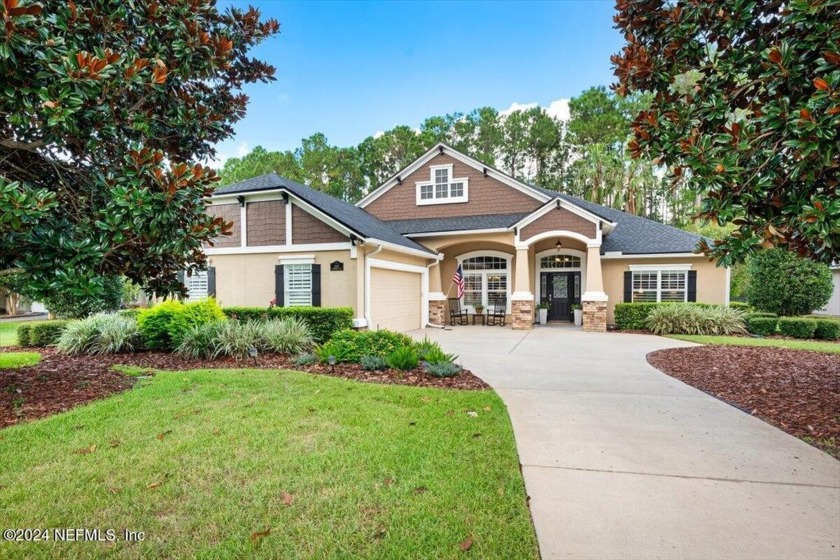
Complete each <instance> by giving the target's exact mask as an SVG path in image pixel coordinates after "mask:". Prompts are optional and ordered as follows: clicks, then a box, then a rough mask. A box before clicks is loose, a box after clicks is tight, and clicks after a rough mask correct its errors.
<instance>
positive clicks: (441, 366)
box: [425, 362, 461, 377]
mask: <svg viewBox="0 0 840 560" xmlns="http://www.w3.org/2000/svg"><path fill="white" fill-rule="evenodd" d="M425 370H426V373H428V374H429V375H431V376H432V377H455V376H456V375H458V374H459V373H461V366H459V365H458V364H453V363H452V362H438V363H435V364H427V365H426V366H425Z"/></svg>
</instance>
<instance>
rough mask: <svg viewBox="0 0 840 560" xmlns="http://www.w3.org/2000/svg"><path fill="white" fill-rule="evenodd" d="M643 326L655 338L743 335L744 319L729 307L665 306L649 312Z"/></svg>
mask: <svg viewBox="0 0 840 560" xmlns="http://www.w3.org/2000/svg"><path fill="white" fill-rule="evenodd" d="M645 326H646V327H647V328H648V329H650V330H651V331H653V332H654V333H655V334H702V335H728V334H746V332H747V329H746V327H745V326H744V316H743V314H742V313H741V312H740V311H738V310H737V309H731V308H729V307H720V306H716V307H700V306H696V305H691V304H679V303H677V304H668V305H662V306H660V307H658V308H656V309H654V310H652V311H651V312H650V313H649V314H648V316H647V319H645Z"/></svg>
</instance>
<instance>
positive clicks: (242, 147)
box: [207, 140, 251, 169]
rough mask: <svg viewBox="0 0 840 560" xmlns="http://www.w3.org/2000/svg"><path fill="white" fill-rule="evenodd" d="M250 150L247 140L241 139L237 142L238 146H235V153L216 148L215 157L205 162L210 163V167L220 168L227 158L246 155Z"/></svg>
mask: <svg viewBox="0 0 840 560" xmlns="http://www.w3.org/2000/svg"><path fill="white" fill-rule="evenodd" d="M250 151H251V149H250V148H249V147H248V142H245V141H244V140H243V141H242V142H240V143H239V146H237V147H236V153H235V154H231V153H230V152H227V151H222V150H218V151H217V152H216V157H215V158H214V159H212V160H208V162H207V164H208V165H210V166H211V167H214V168H217V169H221V168H222V167H224V165H225V162H226V161H227V160H229V159H230V158H232V157H237V158H241V157H244V156H246V155H248V152H250Z"/></svg>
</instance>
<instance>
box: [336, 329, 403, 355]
mask: <svg viewBox="0 0 840 560" xmlns="http://www.w3.org/2000/svg"><path fill="white" fill-rule="evenodd" d="M330 342H331V343H335V344H339V345H342V346H343V348H344V351H343V352H342V354H343V355H345V356H346V358H347V361H349V362H358V361H359V360H361V358H362V356H365V355H367V356H382V357H385V356H389V355H390V354H391V353H393V352H394V351H395V350H397V349H399V348H403V347H413V346H414V341H413V340H412V339H411V337H410V336H408V335H406V334H402V333H396V332H393V331H389V330H386V329H380V330H378V331H354V330H350V329H345V330H341V331H338V332H337V333H335V334H334V335H333V336H332V338H331V339H330Z"/></svg>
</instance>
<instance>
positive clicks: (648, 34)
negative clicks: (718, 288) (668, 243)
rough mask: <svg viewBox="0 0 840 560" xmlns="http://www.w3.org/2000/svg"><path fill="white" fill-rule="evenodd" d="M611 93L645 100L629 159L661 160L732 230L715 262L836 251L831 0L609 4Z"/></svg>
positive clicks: (837, 75)
mask: <svg viewBox="0 0 840 560" xmlns="http://www.w3.org/2000/svg"><path fill="white" fill-rule="evenodd" d="M616 8H617V10H618V13H617V15H616V16H615V18H614V19H615V22H616V24H617V27H618V28H619V29H620V30H621V31H623V32H624V34H625V35H624V36H625V40H626V45H625V46H624V48H623V50H622V52H621V53H620V54H617V55H615V56H613V58H612V60H613V64H614V65H615V74H616V75H617V76H618V79H619V82H618V84H616V86H615V88H616V91H617V92H618V93H619V94H621V95H627V94H628V93H631V92H643V93H649V94H651V95H652V102H651V106H650V108H649V109H647V110H644V111H642V112H641V113H640V114H639V115H638V117H637V118H636V119H635V121H634V123H633V131H634V136H635V138H634V139H633V140H632V141H631V143H630V146H629V147H630V150H631V152H632V153H633V154H634V155H635V156H637V157H639V156H646V157H650V158H654V159H655V160H656V161H658V162H659V163H661V164H663V165H665V166H667V168H668V169H669V170H670V172H671V175H672V178H673V179H674V180H675V181H680V182H683V183H684V184H685V185H687V186H688V188H689V189H691V190H692V191H694V193H695V194H696V195H697V196H698V197H699V199H700V200H701V204H702V206H701V210H700V217H702V218H705V219H708V220H711V221H712V222H716V223H719V224H721V225H726V224H734V225H735V226H737V227H736V228H734V229H733V230H732V232H731V233H730V234H728V235H726V236H723V237H722V238H721V239H718V240H717V241H715V242H714V244H712V245H711V246H707V245H705V244H704V245H703V246H702V247H701V249H703V250H704V251H705V252H706V253H707V254H709V255H710V256H714V257H717V258H718V260H719V262H720V263H722V264H726V265H729V264H732V263H733V262H737V261H739V260H742V259H743V257H745V256H746V255H748V254H751V253H753V252H755V250H756V249H757V248H759V247H775V246H780V247H785V248H787V249H790V250H793V251H795V252H797V253H799V254H801V255H805V256H809V257H811V258H813V259H816V260H821V261H824V262H831V261H832V260H836V259H837V258H838V256H840V196H838V194H840V191H838V189H840V25H838V13H840V0H776V1H770V0H759V1H757V2H742V1H740V0H719V1H716V2H690V1H685V0H677V1H665V0H617V3H616Z"/></svg>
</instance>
